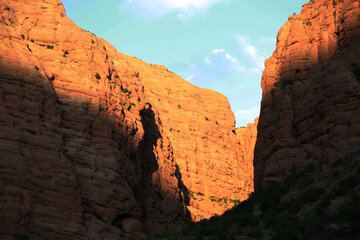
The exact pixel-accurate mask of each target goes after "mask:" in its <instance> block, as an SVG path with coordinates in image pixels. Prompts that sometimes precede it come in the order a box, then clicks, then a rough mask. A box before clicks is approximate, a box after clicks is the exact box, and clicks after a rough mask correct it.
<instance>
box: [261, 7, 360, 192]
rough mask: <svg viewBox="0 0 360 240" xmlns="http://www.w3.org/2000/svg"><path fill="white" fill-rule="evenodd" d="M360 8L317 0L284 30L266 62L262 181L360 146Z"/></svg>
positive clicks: (263, 79) (283, 28) (331, 159)
mask: <svg viewBox="0 0 360 240" xmlns="http://www.w3.org/2000/svg"><path fill="white" fill-rule="evenodd" d="M359 56H360V3H359V1H357V0H333V1H328V0H313V1H310V2H308V3H306V4H305V5H304V6H303V9H302V10H301V13H300V14H298V15H292V16H290V17H289V20H288V21H287V22H286V23H285V25H284V26H282V27H281V29H280V31H279V33H278V36H277V45H276V50H275V51H274V53H273V56H272V57H270V58H269V59H267V60H266V62H265V71H264V73H263V77H262V82H261V86H262V89H263V98H262V104H261V113H260V120H259V126H258V130H259V134H258V140H257V143H256V148H255V158H254V167H255V184H256V186H261V185H263V184H264V183H265V182H268V181H272V180H279V179H281V178H282V177H283V176H285V175H288V174H290V173H291V172H293V171H296V170H298V169H301V168H303V167H304V166H306V165H308V164H311V163H314V162H317V163H323V162H331V161H333V160H337V159H339V158H343V157H346V156H348V155H350V153H352V152H353V151H356V150H358V149H359V147H360V94H359V93H360V57H359Z"/></svg>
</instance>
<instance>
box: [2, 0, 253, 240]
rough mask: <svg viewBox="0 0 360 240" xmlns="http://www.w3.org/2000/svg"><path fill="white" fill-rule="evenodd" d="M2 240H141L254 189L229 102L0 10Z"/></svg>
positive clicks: (30, 14) (49, 7)
mask: <svg viewBox="0 0 360 240" xmlns="http://www.w3.org/2000/svg"><path fill="white" fill-rule="evenodd" d="M0 13H1V19H0V25H1V28H0V38H1V41H0V83H1V84H0V103H1V104H0V116H1V117H0V238H1V239H13V238H14V236H17V235H21V234H25V235H27V236H30V235H31V236H33V235H34V236H44V237H47V238H49V239H124V238H135V239H140V238H144V237H145V235H152V234H155V233H161V232H166V231H173V230H176V229H178V228H179V227H181V225H182V224H183V223H184V222H186V221H189V220H191V219H192V220H199V219H202V218H205V217H210V216H212V215H214V214H220V213H222V212H223V211H224V210H225V209H227V208H229V207H231V206H232V205H233V204H235V203H236V202H238V201H239V200H242V199H245V198H246V197H247V196H248V194H249V193H250V192H251V191H252V190H253V183H252V181H253V180H252V172H253V170H252V163H251V162H249V159H248V158H247V157H245V156H244V154H243V150H241V144H240V143H239V140H238V138H237V136H236V135H235V134H234V133H233V131H232V130H233V129H234V128H235V124H234V123H235V120H234V115H233V113H232V112H231V110H230V105H229V103H228V101H227V99H226V98H225V97H224V96H223V95H221V94H219V93H216V92H213V91H211V90H206V89H201V88H198V87H196V86H194V85H192V84H190V83H188V82H187V81H185V80H183V79H181V78H180V77H178V76H177V75H175V74H174V73H171V72H169V71H168V70H167V69H166V68H165V67H162V66H157V65H152V64H147V63H144V62H143V61H141V60H139V59H136V58H134V57H131V56H127V55H125V54H122V53H119V52H117V51H116V50H115V48H114V47H113V46H111V45H110V44H109V43H107V42H106V41H104V40H102V39H100V38H98V37H96V36H95V35H93V34H91V33H89V32H87V31H85V30H82V29H80V28H79V27H77V26H76V25H75V24H74V23H73V22H72V21H71V20H69V19H68V18H67V17H66V14H65V9H64V7H63V5H62V3H61V2H60V1H58V0H35V1H34V0H11V1H10V0H9V1H5V0H0Z"/></svg>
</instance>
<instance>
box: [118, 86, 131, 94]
mask: <svg viewBox="0 0 360 240" xmlns="http://www.w3.org/2000/svg"><path fill="white" fill-rule="evenodd" d="M120 88H121V91H122V92H123V93H128V92H129V90H128V89H127V88H123V86H121V87H120Z"/></svg>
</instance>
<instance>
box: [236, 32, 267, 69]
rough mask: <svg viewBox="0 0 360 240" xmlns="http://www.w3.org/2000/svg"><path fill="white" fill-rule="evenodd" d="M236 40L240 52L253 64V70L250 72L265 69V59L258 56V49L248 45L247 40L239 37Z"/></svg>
mask: <svg viewBox="0 0 360 240" xmlns="http://www.w3.org/2000/svg"><path fill="white" fill-rule="evenodd" d="M238 40H239V43H240V48H241V51H242V52H243V53H244V54H245V55H246V56H247V57H248V58H250V59H251V60H252V61H253V63H254V64H255V68H253V69H251V72H259V71H260V72H262V70H264V68H265V66H264V62H265V57H263V56H260V55H259V51H258V49H257V48H256V47H255V46H254V45H252V44H251V43H250V41H249V39H248V38H246V37H244V36H239V37H238Z"/></svg>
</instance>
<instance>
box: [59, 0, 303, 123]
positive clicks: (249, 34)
mask: <svg viewBox="0 0 360 240" xmlns="http://www.w3.org/2000/svg"><path fill="white" fill-rule="evenodd" d="M62 2H63V4H64V6H65V9H66V13H67V16H68V17H69V18H70V19H72V20H73V21H74V22H75V23H76V24H77V25H78V26H80V27H81V28H83V29H86V30H89V31H91V32H93V33H94V34H96V35H97V36H99V37H101V38H104V39H106V40H107V41H108V42H110V43H111V44H113V45H114V46H115V47H116V49H117V50H118V51H120V52H123V53H126V54H129V55H132V56H135V57H137V58H140V59H142V60H144V61H146V62H148V63H154V64H161V65H165V66H166V67H167V68H168V69H169V70H171V71H173V72H175V73H177V74H178V75H180V76H181V77H182V78H184V79H187V80H188V81H190V82H191V83H193V84H195V85H197V86H200V87H203V88H209V89H212V90H215V91H218V92H221V93H222V94H224V95H225V96H226V97H227V98H228V99H229V101H230V104H231V108H232V110H233V112H234V114H235V117H236V122H237V124H236V125H237V126H245V125H246V124H247V123H249V122H252V121H253V119H254V118H255V117H256V116H258V115H259V110H260V101H261V87H260V81H261V74H262V71H263V69H264V60H265V59H266V58H268V57H270V56H271V55H272V52H273V51H274V50H275V43H276V35H277V32H278V30H279V28H280V27H281V26H282V25H283V24H284V23H285V22H286V21H287V19H288V17H289V16H290V15H291V14H293V13H299V12H300V9H301V6H302V5H303V4H304V3H305V2H307V0H291V1H290V0H272V1H269V0H257V1H250V0H62Z"/></svg>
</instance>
